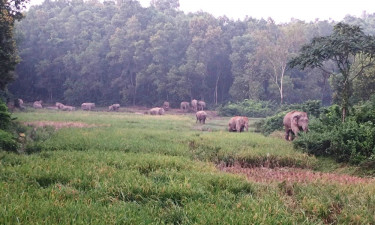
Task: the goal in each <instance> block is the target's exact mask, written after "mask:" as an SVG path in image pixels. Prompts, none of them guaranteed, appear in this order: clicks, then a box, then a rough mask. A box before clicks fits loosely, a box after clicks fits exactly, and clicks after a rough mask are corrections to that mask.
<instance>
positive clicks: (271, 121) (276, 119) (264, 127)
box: [255, 112, 287, 135]
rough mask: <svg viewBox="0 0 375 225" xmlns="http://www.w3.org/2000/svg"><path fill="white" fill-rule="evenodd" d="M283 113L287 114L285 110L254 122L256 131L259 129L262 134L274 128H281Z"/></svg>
mask: <svg viewBox="0 0 375 225" xmlns="http://www.w3.org/2000/svg"><path fill="white" fill-rule="evenodd" d="M285 114H287V112H280V113H278V114H276V115H274V116H270V117H267V118H266V119H263V120H261V121H259V122H257V123H256V124H255V127H256V131H260V132H261V133H262V134H264V135H269V134H270V133H272V132H273V131H275V130H281V129H282V128H283V119H284V116H285Z"/></svg>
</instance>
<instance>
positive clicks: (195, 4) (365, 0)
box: [140, 0, 375, 23]
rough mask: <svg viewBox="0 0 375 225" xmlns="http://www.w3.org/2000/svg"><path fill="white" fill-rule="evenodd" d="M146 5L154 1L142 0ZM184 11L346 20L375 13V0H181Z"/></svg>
mask: <svg viewBox="0 0 375 225" xmlns="http://www.w3.org/2000/svg"><path fill="white" fill-rule="evenodd" d="M140 2H141V4H142V5H143V6H147V5H149V2H150V0H141V1H140ZM180 10H183V11H184V12H196V11H199V10H202V11H205V12H209V13H210V14H212V15H214V16H216V17H217V16H222V15H226V16H227V17H228V18H232V19H243V18H245V16H246V15H248V16H250V17H253V18H257V19H260V18H264V19H267V18H268V17H271V18H272V19H274V20H275V21H276V22H278V23H280V22H289V21H290V19H291V18H295V19H300V20H305V21H307V22H309V21H314V20H315V19H316V18H319V19H320V20H329V19H330V18H331V19H333V20H335V21H340V20H342V19H343V18H344V17H345V16H346V15H348V14H349V15H352V16H357V17H358V16H361V15H362V12H363V11H366V12H367V13H374V12H375V1H374V0H180Z"/></svg>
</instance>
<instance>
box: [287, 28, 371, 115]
mask: <svg viewBox="0 0 375 225" xmlns="http://www.w3.org/2000/svg"><path fill="white" fill-rule="evenodd" d="M326 61H333V62H334V64H335V65H336V69H337V70H338V72H339V73H335V71H327V72H329V73H330V74H332V75H333V76H334V77H333V78H334V80H335V81H336V89H335V91H336V92H337V96H338V97H339V101H340V103H341V109H342V121H345V117H346V115H347V113H348V107H349V98H350V97H351V94H352V84H353V80H354V79H356V78H357V77H358V76H361V75H362V74H363V72H364V70H365V69H366V68H368V67H371V66H373V65H374V63H375V37H374V36H370V35H366V34H364V32H363V31H362V30H361V28H360V27H359V26H355V25H348V24H344V23H338V24H336V25H335V26H334V30H333V33H332V34H331V35H329V36H325V37H316V38H314V39H313V40H312V42H311V43H310V44H307V45H305V46H303V47H302V49H301V50H300V53H299V55H298V56H297V57H295V58H293V59H292V60H291V61H290V62H289V65H290V66H291V67H295V66H300V67H301V68H302V69H305V68H306V67H313V68H314V67H317V68H321V69H322V70H326V69H327V68H325V67H324V62H326Z"/></svg>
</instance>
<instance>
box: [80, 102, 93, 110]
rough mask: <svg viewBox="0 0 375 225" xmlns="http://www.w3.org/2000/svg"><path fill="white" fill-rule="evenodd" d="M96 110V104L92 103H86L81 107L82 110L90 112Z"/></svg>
mask: <svg viewBox="0 0 375 225" xmlns="http://www.w3.org/2000/svg"><path fill="white" fill-rule="evenodd" d="M94 108H95V103H92V102H84V103H82V105H81V109H82V110H88V111H91V110H93V109H94Z"/></svg>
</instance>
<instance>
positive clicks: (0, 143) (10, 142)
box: [0, 130, 18, 152]
mask: <svg viewBox="0 0 375 225" xmlns="http://www.w3.org/2000/svg"><path fill="white" fill-rule="evenodd" d="M17 149H18V143H17V141H16V139H15V138H14V137H13V135H12V134H11V133H9V132H6V131H4V130H0V150H4V151H11V152H17Z"/></svg>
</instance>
